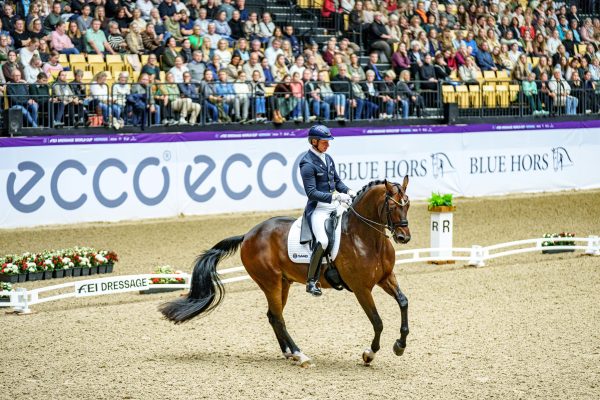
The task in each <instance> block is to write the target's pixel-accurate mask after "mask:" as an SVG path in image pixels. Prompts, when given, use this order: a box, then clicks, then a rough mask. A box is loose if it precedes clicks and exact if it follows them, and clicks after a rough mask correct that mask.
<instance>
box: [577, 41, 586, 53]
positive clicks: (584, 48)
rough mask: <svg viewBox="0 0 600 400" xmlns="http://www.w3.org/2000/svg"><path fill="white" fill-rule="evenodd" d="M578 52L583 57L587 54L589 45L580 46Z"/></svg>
mask: <svg viewBox="0 0 600 400" xmlns="http://www.w3.org/2000/svg"><path fill="white" fill-rule="evenodd" d="M577 52H578V53H579V54H581V55H584V54H585V53H586V52H587V45H586V44H585V43H582V44H578V45H577Z"/></svg>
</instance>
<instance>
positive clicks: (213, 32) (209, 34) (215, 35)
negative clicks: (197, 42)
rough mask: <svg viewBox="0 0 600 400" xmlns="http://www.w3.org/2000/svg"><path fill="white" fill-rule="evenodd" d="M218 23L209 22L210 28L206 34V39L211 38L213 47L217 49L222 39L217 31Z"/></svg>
mask: <svg viewBox="0 0 600 400" xmlns="http://www.w3.org/2000/svg"><path fill="white" fill-rule="evenodd" d="M216 29H217V28H216V25H215V23H214V22H210V23H209V24H208V30H207V32H206V35H205V36H204V40H205V41H206V39H210V43H211V47H210V48H211V49H213V50H215V49H216V48H217V44H218V43H219V41H220V40H221V39H222V37H221V35H219V34H218V33H217V32H216Z"/></svg>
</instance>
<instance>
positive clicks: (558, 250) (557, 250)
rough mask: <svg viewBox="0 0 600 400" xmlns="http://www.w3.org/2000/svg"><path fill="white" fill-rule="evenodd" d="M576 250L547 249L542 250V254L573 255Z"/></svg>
mask: <svg viewBox="0 0 600 400" xmlns="http://www.w3.org/2000/svg"><path fill="white" fill-rule="evenodd" d="M574 251H575V249H568V250H561V249H545V250H542V254H557V253H572V252H574Z"/></svg>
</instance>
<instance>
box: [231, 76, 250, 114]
mask: <svg viewBox="0 0 600 400" xmlns="http://www.w3.org/2000/svg"><path fill="white" fill-rule="evenodd" d="M233 89H234V91H235V95H236V97H237V99H238V102H239V107H240V113H241V114H240V116H241V119H240V121H239V122H240V123H241V124H245V123H246V122H248V114H249V112H250V100H251V94H252V86H251V85H250V83H249V82H247V79H246V73H245V72H244V71H241V72H240V73H239V76H238V78H237V79H236V80H235V81H234V83H233Z"/></svg>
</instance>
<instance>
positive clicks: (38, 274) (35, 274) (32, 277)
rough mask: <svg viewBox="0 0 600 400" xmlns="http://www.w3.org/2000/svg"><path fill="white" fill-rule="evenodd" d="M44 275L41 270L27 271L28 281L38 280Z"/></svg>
mask: <svg viewBox="0 0 600 400" xmlns="http://www.w3.org/2000/svg"><path fill="white" fill-rule="evenodd" d="M43 277H44V273H43V272H29V273H28V274H27V280H28V281H39V280H41V279H42V278H43Z"/></svg>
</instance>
